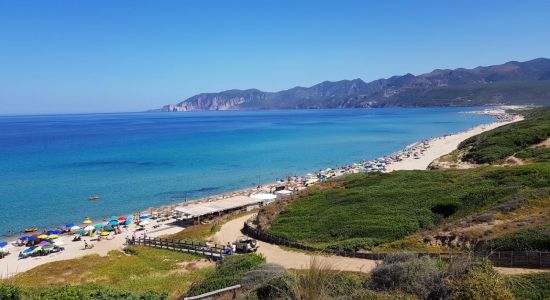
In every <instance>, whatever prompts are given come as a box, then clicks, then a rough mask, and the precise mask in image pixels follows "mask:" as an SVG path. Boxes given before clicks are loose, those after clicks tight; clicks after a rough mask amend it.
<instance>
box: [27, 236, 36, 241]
mask: <svg viewBox="0 0 550 300" xmlns="http://www.w3.org/2000/svg"><path fill="white" fill-rule="evenodd" d="M29 241H38V236H36V235H31V236H29Z"/></svg>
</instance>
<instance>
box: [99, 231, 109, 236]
mask: <svg viewBox="0 0 550 300" xmlns="http://www.w3.org/2000/svg"><path fill="white" fill-rule="evenodd" d="M109 234H110V232H108V231H103V232H102V233H101V235H102V236H107V235H109Z"/></svg>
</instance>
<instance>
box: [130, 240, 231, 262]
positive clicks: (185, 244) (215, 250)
mask: <svg viewBox="0 0 550 300" xmlns="http://www.w3.org/2000/svg"><path fill="white" fill-rule="evenodd" d="M127 244H128V245H142V246H146V247H153V248H159V249H168V250H173V251H179V252H187V253H195V254H198V255H202V256H206V257H208V258H211V259H212V260H223V257H224V256H225V249H224V248H222V247H217V246H214V247H211V246H207V245H206V244H204V243H199V242H192V241H191V242H189V241H182V240H176V239H162V238H144V237H140V238H138V239H135V240H133V239H128V240H127Z"/></svg>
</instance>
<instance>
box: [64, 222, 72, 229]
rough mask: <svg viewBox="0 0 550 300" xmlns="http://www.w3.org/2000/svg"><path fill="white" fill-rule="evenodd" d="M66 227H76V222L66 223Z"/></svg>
mask: <svg viewBox="0 0 550 300" xmlns="http://www.w3.org/2000/svg"><path fill="white" fill-rule="evenodd" d="M65 227H68V228H71V227H74V224H73V223H69V224H67V225H65Z"/></svg>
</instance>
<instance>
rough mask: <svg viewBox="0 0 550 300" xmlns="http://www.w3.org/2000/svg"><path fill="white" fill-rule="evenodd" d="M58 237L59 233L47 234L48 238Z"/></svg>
mask: <svg viewBox="0 0 550 300" xmlns="http://www.w3.org/2000/svg"><path fill="white" fill-rule="evenodd" d="M58 237H59V235H57V234H51V235H48V238H49V239H56V238H58Z"/></svg>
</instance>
